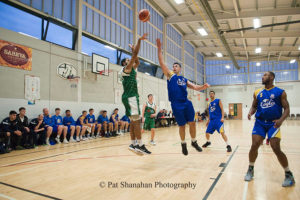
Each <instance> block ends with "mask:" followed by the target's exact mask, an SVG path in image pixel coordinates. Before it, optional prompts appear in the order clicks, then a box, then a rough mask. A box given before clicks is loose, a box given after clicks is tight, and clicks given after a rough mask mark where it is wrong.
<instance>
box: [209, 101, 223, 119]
mask: <svg viewBox="0 0 300 200" xmlns="http://www.w3.org/2000/svg"><path fill="white" fill-rule="evenodd" d="M208 111H209V119H210V120H221V118H222V110H221V107H220V99H215V100H213V101H211V102H210V103H209V104H208Z"/></svg>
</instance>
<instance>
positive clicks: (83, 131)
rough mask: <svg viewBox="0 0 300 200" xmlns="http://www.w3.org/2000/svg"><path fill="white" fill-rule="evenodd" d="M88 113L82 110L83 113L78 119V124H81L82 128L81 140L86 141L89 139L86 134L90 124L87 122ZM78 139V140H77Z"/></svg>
mask: <svg viewBox="0 0 300 200" xmlns="http://www.w3.org/2000/svg"><path fill="white" fill-rule="evenodd" d="M86 115H87V111H85V110H84V111H82V115H80V116H79V117H78V119H77V121H76V126H79V127H80V128H81V133H80V140H81V141H85V140H87V137H86V136H85V135H86V132H87V131H86V130H87V128H88V124H86V123H85V118H86ZM77 141H78V140H77Z"/></svg>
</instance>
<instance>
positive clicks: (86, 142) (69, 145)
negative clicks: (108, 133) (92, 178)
mask: <svg viewBox="0 0 300 200" xmlns="http://www.w3.org/2000/svg"><path fill="white" fill-rule="evenodd" d="M116 138H117V137H113V138H103V137H102V138H101V139H100V138H99V139H100V140H91V141H90V140H88V141H83V142H82V141H81V142H80V143H78V142H76V143H74V145H71V144H68V145H64V146H57V145H50V146H41V147H45V148H47V147H49V148H48V149H44V150H40V151H32V152H28V153H22V154H17V155H11V156H4V157H3V156H1V157H0V159H4V158H11V157H17V156H23V155H30V154H34V153H39V152H44V151H52V150H59V149H64V148H68V147H73V146H78V145H85V144H90V143H93V142H102V141H103V140H105V141H107V140H113V139H116ZM62 145H63V144H62ZM52 146H53V148H50V147H52ZM25 151H26V150H25Z"/></svg>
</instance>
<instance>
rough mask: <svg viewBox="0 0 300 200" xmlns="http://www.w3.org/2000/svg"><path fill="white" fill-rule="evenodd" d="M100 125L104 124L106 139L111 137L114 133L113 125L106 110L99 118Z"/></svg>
mask: <svg viewBox="0 0 300 200" xmlns="http://www.w3.org/2000/svg"><path fill="white" fill-rule="evenodd" d="M98 124H102V127H103V129H104V134H105V137H110V135H111V134H112V131H113V123H111V122H110V121H109V120H108V117H107V111H106V110H103V111H101V113H100V115H99V117H98Z"/></svg>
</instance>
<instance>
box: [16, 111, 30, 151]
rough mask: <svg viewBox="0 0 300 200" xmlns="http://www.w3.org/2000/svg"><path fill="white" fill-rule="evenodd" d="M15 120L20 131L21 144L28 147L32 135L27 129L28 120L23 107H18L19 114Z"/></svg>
mask: <svg viewBox="0 0 300 200" xmlns="http://www.w3.org/2000/svg"><path fill="white" fill-rule="evenodd" d="M17 122H18V125H19V130H20V131H21V132H22V142H21V144H22V146H23V147H25V148H30V145H31V143H32V135H31V132H30V129H29V121H28V117H27V116H26V109H25V108H24V107H21V108H19V114H17Z"/></svg>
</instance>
